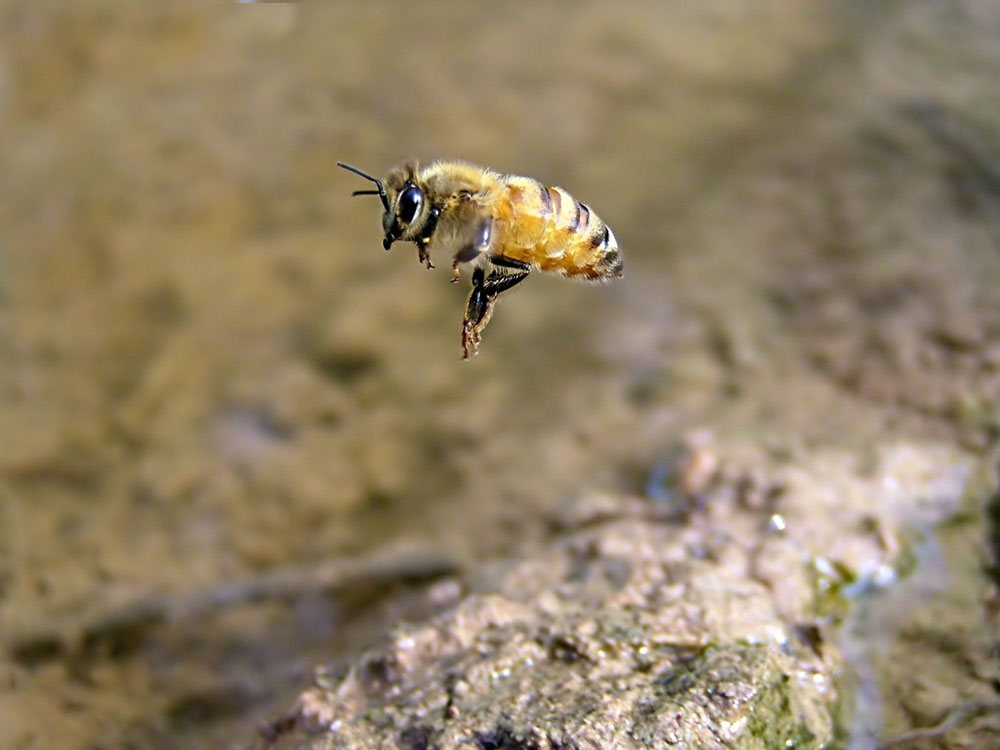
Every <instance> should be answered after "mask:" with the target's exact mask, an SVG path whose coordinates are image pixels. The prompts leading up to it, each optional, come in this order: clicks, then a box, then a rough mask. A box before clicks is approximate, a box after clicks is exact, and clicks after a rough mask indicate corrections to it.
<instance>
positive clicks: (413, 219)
mask: <svg viewBox="0 0 1000 750" xmlns="http://www.w3.org/2000/svg"><path fill="white" fill-rule="evenodd" d="M337 166H340V167H343V168H344V169H346V170H348V171H351V172H354V173H355V174H357V175H359V176H361V177H364V178H365V179H366V180H370V181H371V182H373V183H374V184H375V189H373V190H371V189H370V190H355V191H354V193H353V195H377V196H378V197H379V198H380V199H381V201H382V208H383V209H384V213H383V214H382V231H383V233H384V238H383V240H382V247H383V248H385V249H386V250H388V249H389V248H391V247H392V244H393V243H394V242H397V241H400V242H413V243H414V244H415V245H416V246H417V258H418V260H419V261H420V262H421V263H423V264H424V265H426V266H427V268H429V269H430V268H434V265H433V264H432V263H431V254H432V252H433V253H434V254H435V255H437V254H438V253H441V252H443V253H448V254H450V255H451V257H452V265H451V267H452V282H456V281H458V280H459V279H460V278H461V273H462V271H463V270H467V271H470V272H471V275H472V291H471V292H470V294H469V299H468V302H467V303H466V305H465V318H464V320H463V321H462V351H463V354H464V359H469V357H471V356H474V355H475V354H477V353H478V351H479V343H480V341H481V339H482V333H483V329H484V328H486V325H487V324H488V323H489V322H490V318H492V316H493V309H494V307H495V305H496V302H497V299H498V298H499V297H500V295H502V294H503V293H504V292H507V291H509V290H510V289H513V288H514V287H515V286H517V285H518V284H520V283H521V282H522V281H524V280H525V279H526V278H527V277H528V274H529V273H531V272H532V271H534V270H537V271H546V272H549V273H558V274H562V275H563V276H570V277H574V278H580V279H587V280H590V281H609V280H611V279H615V278H619V277H621V275H622V254H621V251H620V250H619V249H618V241H617V240H616V239H615V235H614V232H612V231H611V229H610V228H609V227H608V225H607V224H605V223H604V222H603V221H602V220H601V218H600V217H599V216H598V215H597V214H596V213H594V211H592V210H591V209H590V207H589V206H587V205H586V204H584V203H580V202H579V201H578V200H576V199H575V198H574V197H573V196H572V195H570V194H569V193H568V192H566V191H565V190H563V189H562V188H559V187H547V186H545V185H543V184H542V183H540V182H538V181H537V180H533V179H531V178H530V177H518V176H516V175H502V174H499V173H497V172H494V171H493V170H490V169H485V168H483V167H478V166H475V165H473V164H467V163H465V162H461V161H436V162H433V163H431V164H427V165H426V166H420V165H419V164H418V163H417V162H415V161H411V162H406V163H404V164H402V165H400V166H397V167H395V168H394V169H392V170H391V171H390V172H389V175H388V176H387V177H386V179H385V181H384V182H383V181H382V180H379V179H377V178H375V177H372V176H371V175H370V174H368V173H366V172H363V171H362V170H360V169H358V168H357V167H352V166H351V165H349V164H344V163H343V162H337Z"/></svg>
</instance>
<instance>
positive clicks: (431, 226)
mask: <svg viewBox="0 0 1000 750" xmlns="http://www.w3.org/2000/svg"><path fill="white" fill-rule="evenodd" d="M440 216H441V209H440V208H431V212H430V214H429V215H428V216H427V223H426V224H424V229H423V231H422V232H421V233H420V236H419V237H418V238H417V253H418V258H419V259H420V262H421V263H423V264H424V265H425V266H427V268H428V270H430V269H431V268H434V264H433V263H431V254H430V252H429V251H428V250H427V246H428V245H429V244H430V243H431V237H433V236H434V230H435V229H437V223H438V218H439V217H440Z"/></svg>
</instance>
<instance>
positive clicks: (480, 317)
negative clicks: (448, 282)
mask: <svg viewBox="0 0 1000 750" xmlns="http://www.w3.org/2000/svg"><path fill="white" fill-rule="evenodd" d="M514 262H517V261H514ZM525 268H527V266H525ZM528 273H529V272H528V271H527V270H524V271H521V272H520V273H510V274H502V273H493V274H491V275H490V276H489V278H484V276H485V274H484V273H483V270H482V269H481V268H477V269H476V270H475V272H474V273H473V275H472V293H471V294H469V302H468V304H467V305H466V307H465V320H464V321H463V323H462V349H463V351H464V355H465V356H464V358H465V359H468V358H469V357H470V356H474V355H475V354H476V353H477V352H478V350H479V342H480V340H481V339H482V334H483V329H484V328H486V324H487V323H489V322H490V318H492V317H493V307H494V304H495V303H496V299H497V297H499V296H500V295H501V294H503V293H504V292H506V291H507V290H508V289H511V288H513V287H515V286H517V285H518V284H520V283H521V282H522V281H524V280H525V279H526V278H527V277H528Z"/></svg>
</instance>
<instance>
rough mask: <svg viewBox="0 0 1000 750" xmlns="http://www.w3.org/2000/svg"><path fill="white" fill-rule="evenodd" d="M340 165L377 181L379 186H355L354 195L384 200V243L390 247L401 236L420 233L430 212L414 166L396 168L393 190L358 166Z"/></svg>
mask: <svg viewBox="0 0 1000 750" xmlns="http://www.w3.org/2000/svg"><path fill="white" fill-rule="evenodd" d="M337 166H338V167H343V168H344V169H346V170H348V171H350V172H354V174H356V175H360V176H361V177H364V178H365V179H366V180H371V181H372V182H374V183H375V190H355V191H354V192H353V193H352V195H377V196H378V197H379V198H380V199H381V200H382V207H383V208H384V209H385V212H384V213H383V214H382V231H383V232H384V233H385V237H384V239H383V240H382V247H384V248H385V249H386V250H388V249H389V248H390V247H392V243H393V242H395V241H396V240H398V239H399V238H400V237H404V238H406V239H409V238H410V237H412V236H413V235H415V234H416V232H417V231H418V230H419V228H420V227H421V226H422V224H423V220H424V219H425V217H426V216H427V211H426V210H425V209H426V205H425V204H426V203H427V201H426V200H425V199H424V193H423V191H422V190H421V189H420V188H419V187H417V185H416V183H414V182H413V176H414V172H415V170H414V169H412V168H407V169H405V170H396V171H394V172H393V174H392V175H391V176H390V177H389V180H387V182H388V183H389V191H388V192H386V188H385V185H384V184H383V183H382V181H381V180H379V179H376V178H375V177H372V176H371V175H370V174H367V173H365V172H362V171H361V170H360V169H358V168H357V167H352V166H351V165H350V164H344V163H343V162H339V161H338V162H337Z"/></svg>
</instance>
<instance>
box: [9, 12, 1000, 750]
mask: <svg viewBox="0 0 1000 750" xmlns="http://www.w3.org/2000/svg"><path fill="white" fill-rule="evenodd" d="M873 5H874V4H871V3H864V2H837V3H812V4H806V3H784V2H778V1H777V0H775V1H774V2H760V3H754V4H752V5H751V6H747V5H745V4H737V3H727V2H710V3H697V4H694V3H691V4H685V5H672V6H670V7H660V6H655V5H653V4H645V3H627V4H624V5H622V4H618V5H616V6H614V7H611V6H610V5H607V4H600V3H584V4H577V5H575V6H574V7H573V9H572V10H568V9H566V8H562V7H559V6H554V5H553V6H536V5H534V4H529V3H518V4H485V3H463V4H461V5H458V4H452V3H445V2H424V3H420V4H413V5H402V6H398V5H391V4H380V5H377V6H372V5H362V4H349V3H342V4H332V3H331V4H324V3H318V2H306V3H300V4H292V3H284V4H263V3H260V4H240V5H232V6H215V7H212V8H208V7H203V6H201V5H198V4H175V5H171V6H169V7H162V8H157V9H151V8H141V7H137V6H136V5H135V4H131V3H124V2H115V1H113V0H107V1H106V2H95V3H91V4H88V5H86V6H83V5H80V6H72V7H71V6H68V5H66V4H62V3H57V2H44V1H43V2H35V3H31V4H27V5H26V4H23V3H20V4H19V3H13V2H11V3H7V4H6V5H5V6H4V7H3V9H2V13H0V20H2V23H0V117H2V128H0V196H2V200H0V227H2V235H0V243H2V244H0V448H2V449H0V646H2V648H0V747H11V748H19V749H25V748H51V747H82V748H127V747H163V748H180V747H185V748H208V747H220V746H235V747H240V746H246V745H248V744H251V743H254V742H258V741H259V740H260V738H259V737H257V736H255V730H254V726H255V724H256V723H258V722H262V721H265V720H267V719H269V718H270V717H273V716H275V715H277V714H278V713H280V712H281V711H282V710H284V709H286V708H287V707H288V706H289V705H290V704H291V703H292V702H293V701H294V700H295V696H296V695H297V694H298V693H299V692H300V691H301V690H302V689H303V688H305V687H306V686H307V685H308V684H309V683H310V681H311V679H312V674H313V668H314V666H315V665H318V664H325V665H334V667H333V668H334V669H336V665H344V664H348V663H350V662H351V661H352V660H354V659H356V657H357V655H358V654H359V653H360V651H361V650H362V649H363V648H365V647H368V646H371V645H373V644H376V643H379V642H381V641H382V639H383V638H384V636H385V634H386V633H387V631H388V630H389V628H390V627H391V626H392V624H393V623H394V622H396V621H397V620H398V619H399V618H401V617H405V618H407V619H410V620H413V621H419V620H420V619H421V618H422V617H424V616H426V615H427V614H428V613H429V612H431V611H436V609H437V608H438V606H439V605H440V604H441V597H440V596H439V594H440V589H439V588H436V589H435V588H433V587H432V595H428V594H427V593H426V591H425V589H424V588H423V586H424V582H425V581H427V580H431V581H440V580H441V576H451V578H448V579H447V580H451V581H462V580H466V578H467V577H468V576H471V575H475V574H474V572H473V571H476V570H478V569H479V565H480V564H482V563H483V562H484V561H494V563H495V561H497V560H503V559H506V558H508V557H515V558H520V557H522V556H525V555H527V554H529V552H528V551H537V550H540V549H544V548H545V547H546V545H547V544H549V543H550V541H551V540H552V539H553V537H554V536H556V535H558V534H559V533H560V532H559V528H560V527H559V523H558V518H560V517H561V516H560V514H561V513H564V512H565V508H566V505H567V503H569V504H570V505H572V504H573V503H574V502H575V501H576V500H577V499H580V498H586V497H592V496H593V494H594V493H595V492H597V493H606V494H607V495H609V496H614V497H616V498H619V499H624V500H622V501H623V502H633V501H637V502H640V503H650V504H656V503H662V502H665V501H666V500H665V499H664V498H667V500H669V497H670V493H668V492H665V491H663V488H662V485H663V481H664V480H663V477H664V476H665V475H666V474H669V472H670V467H672V466H674V463H673V462H674V461H675V458H676V456H677V455H678V446H679V445H681V444H682V443H683V442H684V440H685V439H686V437H685V436H688V438H687V439H690V437H689V436H690V435H692V434H695V435H706V434H707V435H709V436H710V439H711V443H712V445H713V449H712V450H713V451H714V452H717V454H718V455H719V456H720V459H719V460H720V461H721V462H722V464H724V465H729V464H730V463H735V464H738V465H739V466H741V467H743V469H745V470H747V471H750V472H751V473H752V472H753V471H754V468H755V466H756V463H755V462H760V464H761V465H765V464H766V466H767V468H768V470H769V471H770V470H771V469H772V468H773V466H774V465H781V466H782V467H784V468H782V469H781V471H791V472H794V471H795V470H796V467H797V466H799V465H802V466H810V467H813V469H812V470H811V471H812V473H809V476H814V477H818V479H817V480H816V481H817V482H820V483H822V477H823V471H819V470H816V469H815V467H817V466H826V467H828V469H827V471H828V472H829V476H830V477H831V481H830V486H831V487H838V486H841V484H840V483H841V482H844V481H853V479H851V478H852V477H857V478H860V479H859V480H858V481H871V482H875V483H876V484H879V483H880V485H881V486H882V487H883V489H885V488H888V490H887V491H888V497H889V499H886V495H885V494H884V493H873V495H872V504H873V507H872V514H873V516H875V517H877V518H888V519H890V521H891V523H890V522H888V521H887V522H886V523H889V526H890V527H891V533H887V534H886V535H885V539H886V540H889V541H886V542H885V544H884V548H885V551H886V556H885V564H886V565H888V566H889V567H890V569H891V572H892V575H890V576H888V577H889V578H891V579H895V578H897V577H902V578H903V581H902V582H901V583H899V584H898V586H887V587H886V589H885V592H884V598H882V599H881V600H880V601H882V602H883V603H884V602H886V601H888V602H890V603H891V604H890V606H888V607H887V608H886V607H882V608H881V609H880V608H879V606H878V602H871V606H869V603H868V602H867V600H866V602H865V603H855V602H854V599H851V602H852V603H851V604H849V605H845V607H844V608H842V609H838V608H836V607H835V608H834V609H836V610H837V612H836V615H835V616H834V615H830V617H829V619H828V620H827V622H828V623H829V624H830V626H831V627H833V628H834V629H835V630H834V632H839V633H841V634H842V636H843V639H844V640H843V643H842V648H843V651H844V653H845V654H846V658H845V666H844V669H843V673H844V674H846V673H848V672H851V673H856V674H853V676H852V677H850V679H848V678H847V677H845V678H844V679H845V682H844V685H845V687H844V688H843V689H842V692H843V693H844V694H845V695H848V694H849V693H850V689H849V688H847V687H846V685H848V684H855V685H858V686H859V687H858V694H859V695H861V696H862V697H863V698H864V701H863V703H864V704H865V705H866V706H868V707H869V708H870V711H867V712H866V710H865V709H864V707H862V709H861V710H859V711H857V712H855V713H854V714H851V717H853V718H850V719H848V720H845V721H849V722H854V723H853V724H850V725H849V726H846V727H845V728H844V730H843V732H842V733H841V734H840V735H838V739H837V742H839V743H841V744H842V745H845V746H852V747H859V748H862V747H873V746H874V745H875V743H876V742H877V741H878V740H879V739H882V740H886V739H888V738H890V737H893V736H898V735H899V734H900V733H902V732H905V731H907V730H911V729H914V728H916V727H922V726H929V725H933V724H936V723H937V722H939V721H941V720H943V719H944V718H945V717H946V716H947V714H948V711H949V710H950V709H951V708H952V707H954V706H956V705H961V704H962V703H963V701H967V700H970V699H976V700H980V701H984V702H986V703H988V702H989V701H991V700H993V701H995V700H996V689H997V671H996V665H995V662H994V661H992V659H993V657H994V655H995V642H996V632H997V631H996V627H997V617H998V615H997V612H998V611H1000V605H998V604H997V603H996V602H997V599H996V594H995V590H994V588H993V584H992V583H991V582H990V580H989V578H988V577H987V576H986V574H985V573H984V570H985V567H986V565H987V564H988V562H989V555H990V550H989V548H988V545H987V538H988V534H987V529H986V528H985V522H984V519H983V513H982V509H983V507H984V505H985V501H986V498H987V497H988V496H989V494H990V491H991V489H992V487H993V486H994V485H995V468H996V467H995V457H994V453H995V448H996V440H997V436H998V434H1000V115H998V113H1000V86H998V85H997V80H998V75H1000V11H998V10H997V9H996V7H995V3H993V2H990V0H964V1H962V2H960V1H958V0H955V1H953V2H947V3H942V2H931V1H930V0H928V1H927V2H920V1H918V2H909V3H902V2H899V3H895V2H887V3H880V4H877V7H872V6H873ZM437 156H458V157H462V158H465V159H469V160H472V161H475V162H480V163H484V164H489V165H491V166H493V167H494V168H496V169H499V170H501V171H509V172H515V173H522V174H529V175H532V176H534V177H537V178H539V179H541V180H543V181H545V182H547V183H550V184H558V185H561V186H563V187H565V188H567V189H568V190H570V191H571V192H572V193H573V194H574V195H576V196H577V197H579V198H580V199H581V200H583V201H585V202H587V203H588V204H590V205H592V206H594V207H595V210H597V211H598V212H599V213H600V215H601V216H602V218H604V219H605V220H606V221H607V222H608V223H609V224H610V225H611V226H612V227H613V229H614V231H615V234H616V235H617V237H618V239H619V241H620V243H621V245H622V247H623V250H624V255H625V259H626V264H625V271H626V275H625V278H624V279H623V280H622V281H620V282H616V283H614V284H611V285H608V286H604V287H592V286H588V285H584V284H574V283H569V282H567V281H565V280H563V279H558V278H555V279H551V278H532V279H529V280H528V281H527V282H526V283H525V284H523V285H522V287H521V288H520V289H519V290H518V291H517V292H516V293H514V294H512V295H511V296H510V298H508V299H505V300H504V301H503V302H502V303H501V304H500V305H499V308H498V312H497V314H496V316H495V319H494V321H493V323H492V324H491V326H490V328H489V329H487V331H486V333H485V336H484V341H483V345H482V350H481V354H480V355H479V356H478V357H477V358H476V359H474V360H473V361H471V362H463V361H462V360H461V350H460V345H459V333H460V320H461V311H462V306H463V304H464V295H465V293H466V288H465V285H464V284H461V285H456V286H452V285H449V284H448V283H447V281H448V270H447V266H448V263H447V259H435V260H436V261H437V262H438V266H439V267H438V269H436V270H435V271H433V272H428V271H426V270H424V269H423V268H422V267H420V266H419V265H418V263H417V260H416V252H415V250H413V249H412V248H410V247H403V246H397V247H395V248H393V251H392V252H391V253H388V254H387V253H385V252H383V251H382V250H381V248H380V230H379V223H378V216H379V209H378V204H377V201H375V200H373V199H362V198H353V199H352V198H351V197H350V191H351V190H354V189H358V188H359V187H361V185H359V184H358V181H357V178H355V177H353V176H352V175H350V174H348V173H346V172H343V171H342V170H339V169H337V168H336V166H335V162H336V161H337V160H338V159H341V160H344V161H348V162H351V163H354V164H357V165H359V166H361V167H363V168H366V169H369V170H371V171H373V172H376V173H381V172H383V171H384V170H385V169H387V168H388V167H389V166H390V165H391V164H393V163H395V162H397V161H400V160H402V159H404V158H408V157H418V158H423V159H429V158H434V157H437ZM699 439H700V438H699ZM887 451H888V455H890V456H896V455H904V456H909V458H907V459H906V460H903V461H902V463H897V464H893V463H892V461H889V463H888V464H887V463H886V460H887V459H886V458H885V456H886V455H887V453H886V452H887ZM900 451H901V453H898V452H900ZM887 466H889V467H890V469H887V468H886V467H887ZM893 466H895V467H896V468H894V469H893V468H891V467H893ZM664 467H666V468H664ZM914 467H916V468H914ZM955 476H961V477H962V478H963V479H962V480H961V482H960V483H959V485H958V486H956V485H955V484H954V483H953V482H952V483H950V484H949V483H946V485H947V487H948V489H947V491H945V490H941V491H940V492H937V491H935V490H927V487H928V486H930V487H939V486H941V485H939V484H934V481H935V477H946V478H954V477H955ZM911 480H912V481H911ZM949 481H950V480H949ZM928 482H930V484H928ZM852 486H853V485H852ZM956 487H957V488H956ZM894 493H895V494H894ZM896 496H898V497H901V498H908V499H910V500H913V499H916V500H917V501H919V502H903V501H900V502H899V503H898V504H897V505H898V507H897V506H893V507H892V508H890V507H888V506H887V507H882V506H881V505H878V503H887V504H889V505H891V504H892V502H893V501H892V498H893V497H896ZM834 501H836V497H834ZM818 505H819V507H824V506H823V505H822V504H818ZM809 507H812V506H810V505H808V504H807V505H806V507H805V508H801V507H800V508H797V510H796V512H797V513H798V514H799V515H798V516H797V517H799V518H803V519H808V515H807V514H808V510H809ZM900 508H902V509H900ZM803 514H806V515H803ZM554 519H556V520H554ZM802 523H804V524H812V525H816V526H817V527H821V526H822V525H823V517H822V516H820V517H818V518H812V519H811V520H803V521H802ZM942 523H944V525H943V526H941V525H940V524H942ZM806 536H807V537H808V538H810V539H813V540H814V541H815V540H821V539H823V537H822V535H819V536H812V537H809V536H808V535H806ZM994 538H996V537H994ZM893 540H900V541H899V542H898V544H897V542H896V541H893ZM894 545H895V546H894ZM822 552H823V550H820V549H808V550H805V549H804V550H802V552H801V554H802V557H803V559H804V560H805V559H808V560H814V559H815V558H817V557H818V556H821V555H822ZM994 552H996V551H995V550H994ZM531 554H535V552H531ZM846 554H847V553H845V555H846ZM840 562H842V563H844V564H845V565H848V566H850V565H851V562H852V561H851V558H849V557H846V556H845V557H844V558H843V559H842V560H840ZM764 578H766V576H764ZM456 585H458V584H456ZM772 585H774V584H773V581H772ZM439 586H440V584H439ZM774 590H775V591H776V592H777V593H780V586H777V585H774ZM435 591H436V592H437V593H436V594H435V593H434V592H435ZM435 597H437V598H435ZM891 597H895V599H893V598H891ZM444 598H445V599H447V598H448V597H444ZM779 609H780V607H779ZM991 618H992V620H991ZM838 628H839V630H838ZM991 628H992V629H991ZM838 673H840V670H838ZM852 681H853V682H852ZM981 713H982V715H978V714H977V715H976V716H975V717H973V718H971V719H970V720H969V721H966V722H962V723H961V726H959V727H958V728H957V729H956V731H954V732H952V733H950V734H948V735H947V736H946V737H945V739H944V740H941V742H944V743H945V746H949V747H991V746H995V745H996V743H998V742H1000V740H998V735H1000V731H998V729H997V722H996V719H995V718H991V715H990V714H989V712H988V711H984V712H981ZM915 742H917V743H923V744H922V745H921V744H914V745H913V746H914V747H937V746H940V745H938V744H934V743H937V742H938V740H935V739H931V740H928V739H918V740H915ZM948 743H950V744H948ZM911 744H912V743H911Z"/></svg>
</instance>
